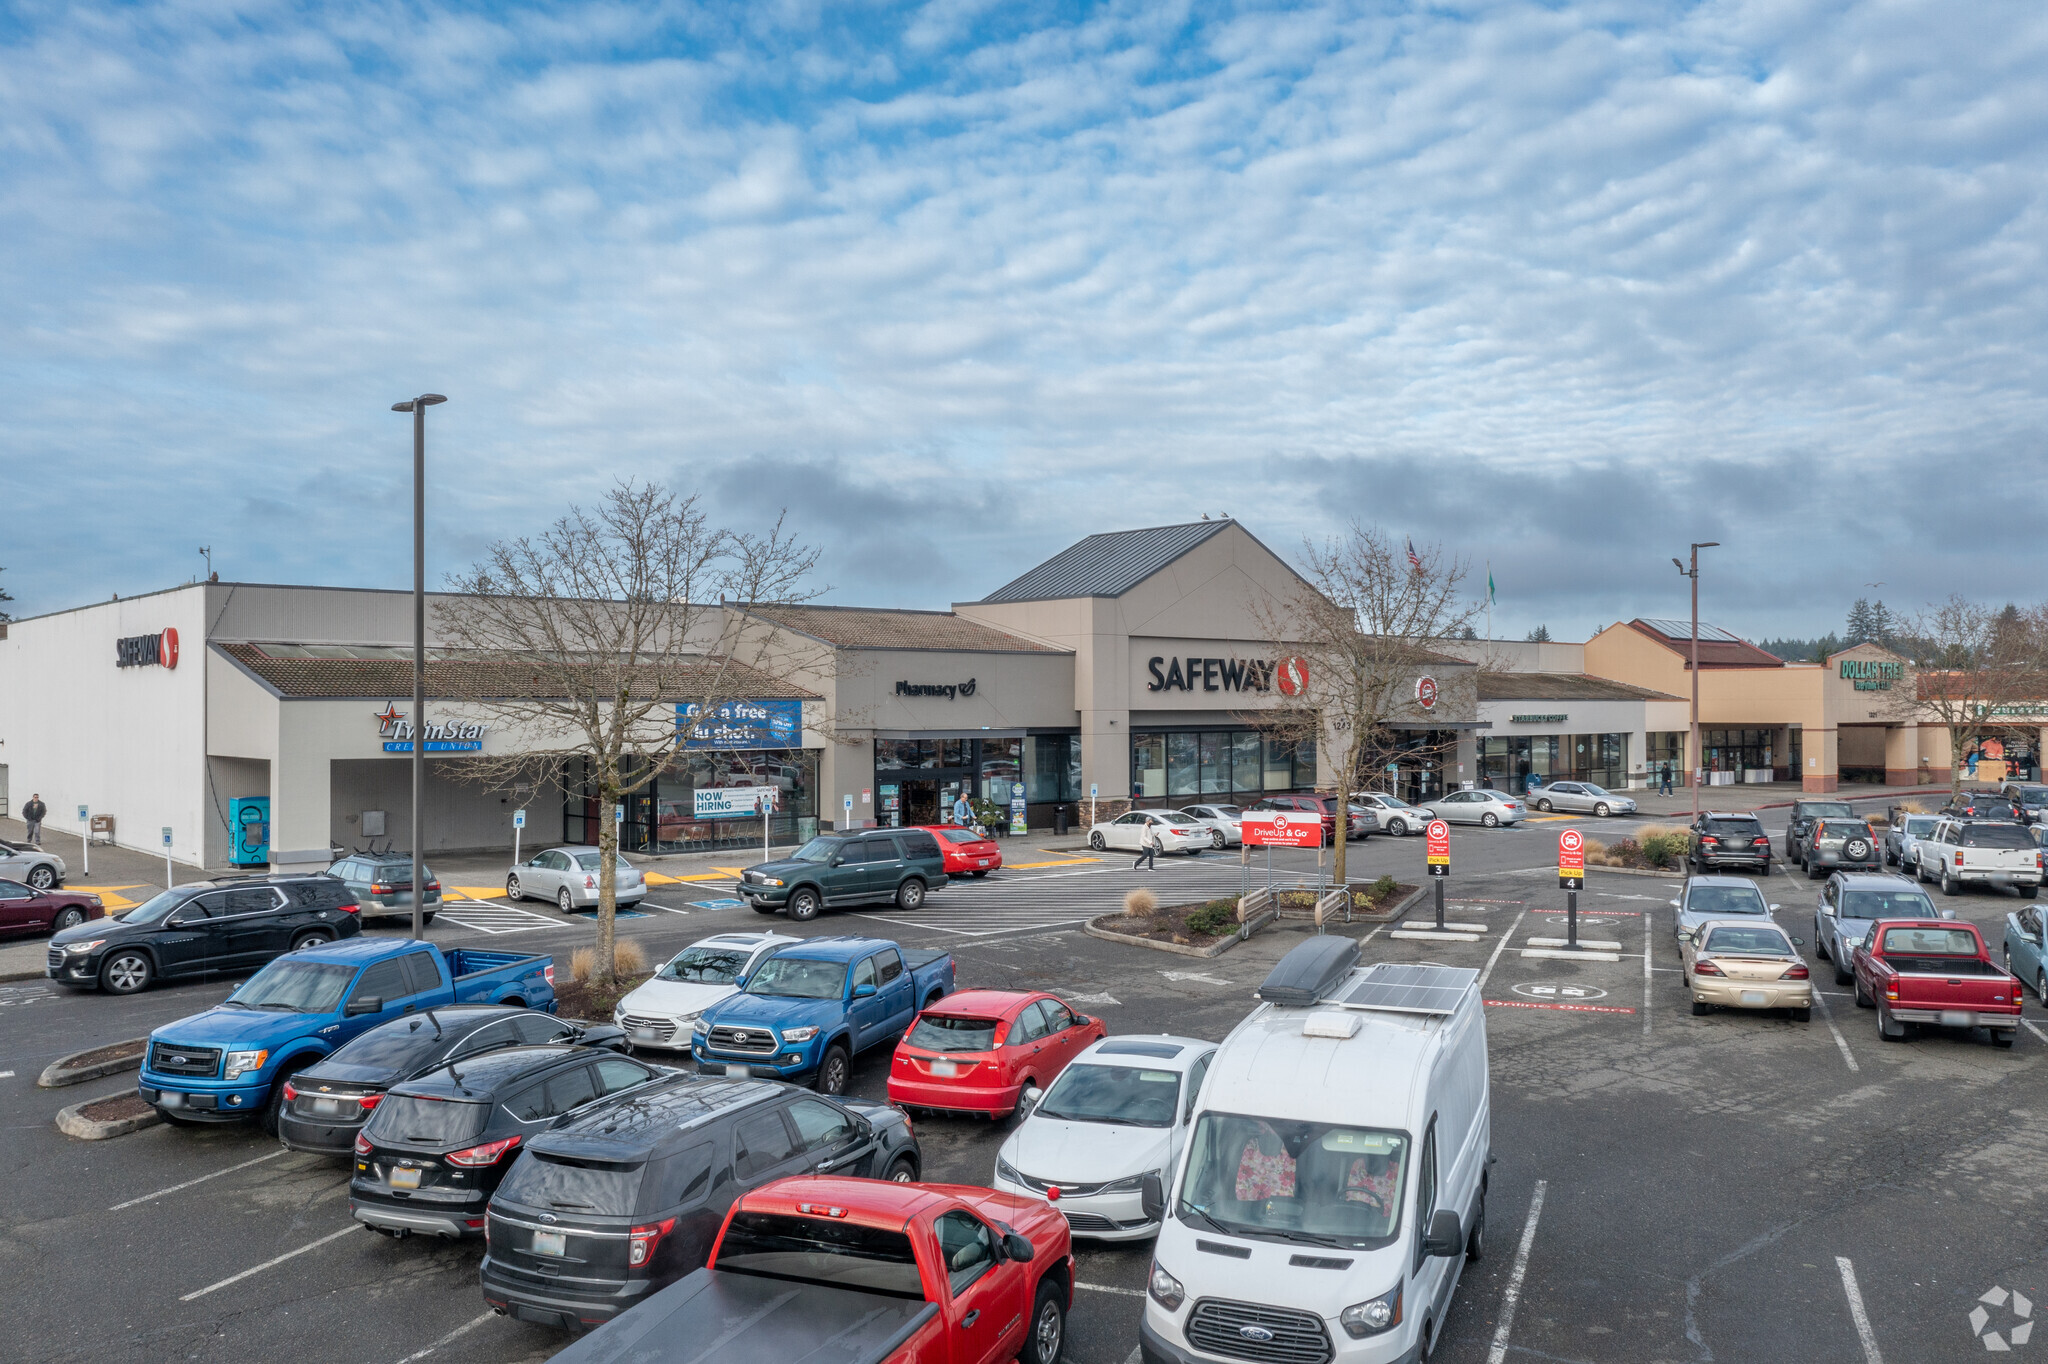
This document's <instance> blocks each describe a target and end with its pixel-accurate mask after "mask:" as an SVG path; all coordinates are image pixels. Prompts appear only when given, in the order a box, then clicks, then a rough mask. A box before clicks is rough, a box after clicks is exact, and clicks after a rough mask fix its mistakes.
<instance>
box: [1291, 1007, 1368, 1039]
mask: <svg viewBox="0 0 2048 1364" xmlns="http://www.w3.org/2000/svg"><path fill="white" fill-rule="evenodd" d="M1301 1035H1302V1036H1303V1037H1335V1038H1338V1039H1339V1040H1342V1039H1343V1038H1346V1037H1356V1036H1358V1015H1357V1014H1355V1013H1348V1012H1346V1011H1344V1010H1342V1009H1331V1010H1325V1011H1324V1012H1322V1013H1319V1014H1310V1015H1309V1016H1308V1017H1307V1018H1305V1019H1303V1020H1302V1024H1301Z"/></svg>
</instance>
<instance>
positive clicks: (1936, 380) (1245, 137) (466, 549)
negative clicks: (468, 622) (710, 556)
mask: <svg viewBox="0 0 2048 1364" xmlns="http://www.w3.org/2000/svg"><path fill="white" fill-rule="evenodd" d="M2044 59H2048V7H2044V6H2042V5H2040V4H2039V3H2038V2H2037V0H2036V2H2033V3H2008V2H2006V0H1974V2H1973V3H1971V4H1968V5H1964V6H1957V5H1954V4H1937V3H1920V2H1918V0H1882V2H1880V3H1855V2H1853V0H1836V2H1834V3H1820V2H1814V3H1803V2H1801V0H1776V2H1775V3H1757V2H1755V0H1729V2H1727V3H1713V2H1707V3H1695V4H1681V3H1650V2H1648V0H1594V2H1590V3H1578V2H1576V0H1552V3H1543V4H1534V3H1515V2H1513V0H1502V2H1501V3H1486V2H1484V0H1478V2H1475V3H1467V4H1435V5H1409V4H1393V3H1388V4H1355V5H1328V6H1319V5H1300V6H1265V5H1252V4H1245V5H1209V4H1198V3H1152V4H1100V5H1090V4H1077V3H1030V0H1002V3H993V2H984V0H931V3H926V4H912V3H906V4H890V3H880V2H879V0H878V2H876V3H864V4H863V3H847V4H827V3H805V2H800V0H789V2H787V3H778V2H777V0H751V3H744V4H734V5H718V4H698V5H668V4H660V3H647V4H619V3H589V4H578V5H565V6H554V7H550V6H530V7H500V6H482V5H476V6H443V5H427V4H392V3H381V2H380V0H359V3H354V4H350V5H335V6H327V5H306V6H303V7H296V6H292V5H287V4H269V3H204V2H202V0H178V2H176V3H148V2H147V0H144V2H143V3H135V4H120V5H103V4H94V3H90V2H89V0H65V3H40V2H38V0H28V2H27V3H23V2H21V0H8V3H4V4H0V242H4V243H5V249H4V250H0V293H4V297H5V299H6V304H5V306H4V307H0V487H4V488H5V489H6V502H7V506H6V512H7V515H6V518H5V520H4V522H0V526H4V529H0V567H4V569H5V572H4V574H0V587H4V588H6V589H8V590H9V591H11V592H12V594H13V595H14V597H15V599H16V600H15V601H14V602H13V603H11V604H10V607H9V609H11V610H12V611H13V612H14V613H15V614H16V615H18V616H19V615H30V614H36V613H40V612H43V611H49V610H57V609H62V608H64V607H68V606H74V605H79V604H83V603H86V602H91V601H96V600H105V599H106V598H107V596H108V595H109V594H111V593H117V592H118V593H120V594H122V595H124V596H126V595H129V594H132V593H137V592H143V591H148V590H152V589H156V588H160V587H165V586H169V585H172V584H175V583H178V582H182V581H185V580H187V579H189V578H191V577H193V576H194V575H196V574H200V573H203V571H204V568H205V564H204V561H203V560H202V559H201V557H200V555H199V554H198V553H197V547H198V546H201V545H209V546H211V547H212V549H213V559H212V563H213V567H214V568H215V569H216V570H218V571H219V572H220V574H221V576H222V577H223V578H227V579H232V580H240V581H259V582H301V583H332V584H345V585H359V586H373V587H405V586H409V585H410V582H411V564H410V485H409V480H410V473H411V468H410V455H411V450H410V431H409V427H408V421H409V419H407V418H405V417H402V416H400V415H397V414H394V413H392V412H391V411H390V410H389V409H390V405H391V404H392V403H393V402H395V401H398V400H400V399H403V398H407V397H410V396H412V395H413V394H415V393H419V392H425V391H432V392H439V393H444V394H446V395H448V398H449V401H448V403H447V404H446V405H445V406H442V407H438V408H436V409H434V410H433V413H432V416H431V418H430V429H429V460H430V476H429V501H430V512H429V531H430V550H429V578H430V582H432V583H433V584H435V585H439V584H440V583H441V582H442V581H443V580H444V578H445V576H446V575H448V574H450V573H453V572H456V571H459V570H460V569H462V568H463V567H465V566H467V565H468V564H470V563H471V562H473V561H474V560H475V559H476V558H478V557H479V556H480V554H481V552H482V551H483V549H484V547H485V546H486V545H488V544H489V543H490V542H491V541H493V540H495V539H499V538H504V537H510V536H516V535H521V534H526V533H530V532H532V531H535V530H537V529H538V528H540V527H542V526H544V525H545V524H547V523H548V522H549V521H551V520H553V519H554V518H555V517H557V516H559V515H561V514H562V513H563V512H564V511H565V510H566V509H567V508H568V507H570V506H571V505H573V504H576V503H578V502H589V501H592V500H594V498H595V497H596V496H597V495H598V494H599V493H601V492H602V490H603V489H604V488H605V487H606V486H607V485H608V484H609V483H611V482H612V481H613V480H615V479H620V478H642V479H651V480H655V481H658V482H662V483H666V484H669V485H672V486H675V487H678V488H682V489H686V490H691V491H695V492H697V493H699V494H700V495H701V496H702V498H703V500H704V504H705V505H706V507H707V508H708V509H710V511H711V512H712V514H713V516H714V517H716V518H717V519H718V520H720V521H721V522H722V523H724V524H728V525H731V526H733V527H735V528H739V529H757V528H759V527H761V526H763V525H765V524H766V523H767V522H769V521H772V519H773V518H774V517H775V516H776V515H777V514H778V512H781V511H785V510H786V512H787V514H788V517H789V524H790V525H791V526H792V527H793V528H794V529H795V530H796V531H797V533H798V534H799V535H800V536H801V537H803V538H804V539H806V540H807V541H808V542H810V543H813V544H815V545H816V546H817V547H818V548H819V550H820V551H821V563H820V570H819V577H818V586H819V587H820V588H821V589H825V590H826V596H825V597H824V600H826V601H830V602H838V603H848V604H867V605H883V606H910V607H936V606H943V605H945V604H946V603H948V602H951V601H959V600H972V599H974V598H976V597H979V596H981V595H983V594H984V593H986V592H989V591H992V590H993V589H995V588H996V587H998V586H1000V585H1001V584H1003V583H1005V582H1007V581H1008V580H1009V579H1011V578H1012V577H1014V576H1016V575H1017V574H1019V573H1021V572H1022V571H1024V570H1025V569H1026V568H1028V567H1030V566H1031V565H1032V564H1034V563H1036V562H1038V561H1040V560H1041V559H1043V558H1045V557H1047V556H1048V555H1050V554H1052V553H1054V552H1056V551H1058V550H1059V549H1060V548H1062V547H1064V546H1065V545H1067V544H1069V543H1071V542H1072V541H1073V540H1075V539H1077V538H1079V537H1080V536H1082V535H1085V534H1089V533H1092V532H1096V531H1104V530H1117V529H1125V528H1130V527H1135V526H1148V525H1159V524H1165V523H1171V522H1176V521H1188V520H1194V519H1196V518H1198V517H1200V516H1201V515H1203V514H1205V513H1206V514H1209V515H1212V516H1214V515H1224V514H1228V515H1232V516H1235V517H1237V518H1238V519H1239V520H1240V521H1242V522H1243V523H1244V524H1245V525H1246V526H1247V527H1248V528H1249V529H1250V530H1252V532H1253V533H1254V534H1256V535H1257V536H1259V538H1260V539H1261V540H1263V541H1264V542H1265V543H1266V544H1268V545H1270V546H1271V547H1273V548H1274V549H1275V550H1278V551H1280V552H1282V553H1283V554H1287V555H1289V556H1290V557H1295V558H1297V559H1298V558H1299V549H1300V547H1301V545H1302V544H1303V542H1304V540H1306V539H1323V538H1325V537H1329V536H1332V535H1339V534H1342V533H1343V532H1344V531H1345V529H1346V527H1347V526H1348V525H1349V524H1351V523H1352V522H1361V523H1366V524H1371V525H1376V526H1379V527H1381V528H1382V529H1384V530H1385V531H1387V532H1388V533H1389V534H1391V535H1393V536H1396V537H1403V538H1405V537H1413V538H1414V540H1415V541H1416V542H1417V544H1418V545H1429V544H1436V545H1441V546H1442V547H1443V549H1444V550H1445V551H1446V552H1447V553H1449V554H1451V555H1453V556H1457V557H1460V558H1462V559H1464V560H1466V561H1468V562H1469V563H1470V564H1471V566H1472V577H1473V580H1474V582H1475V583H1478V584H1483V582H1484V579H1485V576H1486V573H1487V571H1488V569H1489V568H1490V570H1491V572H1492V575H1493V577H1494V579H1495V580H1496V582H1497V583H1498V596H1497V602H1496V606H1495V609H1494V614H1493V627H1494V632H1495V633H1496V634H1497V635H1500V636H1503V637H1516V638H1519V637H1520V636H1521V634H1522V633H1523V632H1524V631H1526V630H1527V629H1528V628H1530V627H1531V626H1533V625H1536V624H1539V623H1541V624H1545V625H1547V626H1548V628H1549V629H1550V631H1551V634H1552V635H1553V636H1554V637H1556V638H1559V639H1566V638H1584V637H1585V636H1586V635H1587V634H1588V633H1590V632H1591V631H1593V630H1596V629H1598V628H1600V627H1601V626H1603V625H1605V624H1607V623H1609V622H1611V621H1614V620H1617V619H1626V618H1628V617H1630V616H1633V615H1638V614H1642V615H1653V616H1676V615H1683V614H1684V612H1685V610H1686V606H1687V601H1686V596H1685V587H1686V584H1685V582H1684V580H1683V579H1681V578H1679V577H1678V575H1677V574H1676V573H1675V572H1674V570H1673V569H1672V567H1671V565H1670V558H1671V556H1672V555H1674V554H1676V555H1681V556H1682V555H1683V554H1684V553H1685V550H1686V546H1687V544H1688V542H1690V541H1694V540H1703V541H1704V540H1717V541H1720V542H1721V543H1722V546H1723V547H1722V548H1720V549H1717V550H1710V551H1705V553H1706V554H1707V555H1709V556H1711V557H1710V558H1709V559H1708V560H1707V565H1708V566H1707V569H1706V571H1705V572H1704V573H1703V575H1702V614H1703V616H1704V617H1705V618H1707V619H1709V620H1713V621H1717V622H1719V623H1721V624H1723V625H1725V626H1727V627H1728V628H1731V629H1735V630H1738V631H1739V632H1741V633H1744V634H1746V635H1749V636H1751V637H1753V638H1761V637H1764V636H1769V635H1777V634H1791V635H1812V634H1819V633H1822V632H1824V631H1826V630H1829V629H1835V630H1839V629H1840V628H1841V624H1842V617H1843V613H1844V611H1845V610H1846V608H1847V606H1848V604H1849V602H1850V601H1851V600H1853V599H1854V598H1856V597H1858V596H1873V597H1881V598H1883V599H1885V600H1886V601H1888V602H1889V603H1891V604H1892V605H1893V607H1894V608H1895V609H1901V610H1911V609H1913V608H1915V607H1917V606H1921V605H1924V604H1925V603H1928V602H1930V601H1933V600H1936V599H1938V598H1941V597H1945V596H1947V595H1948V594H1949V593H1951V592H1959V593H1962V594H1964V595H1966V596H1971V597H1976V598H1982V599H1986V600H1994V601H2003V600H2006V599H2009V598H2015V597H2016V598H2018V599H2020V600H2022V601H2024V600H2027V599H2028V598H2029V596H2038V595H2039V590H2038V588H2037V587H2036V586H2035V585H2036V584H2038V583H2039V582H2040V580H2041V577H2042V574H2041V572H2040V569H2041V566H2042V559H2041V550H2040V548H2039V546H2040V539H2041V530H2042V523H2041V522H2040V521H2039V520H2037V519H2036V518H2037V517H2038V516H2039V515H2040V509H2041V508H2042V506H2043V505H2044V503H2043V495H2044V493H2048V474H2044V466H2043V459H2042V456H2043V453H2044V450H2043V445H2044V441H2043V429H2044V420H2048V384H2044V379H2048V344H2044V343H2048V271H2044V269H2043V254H2044V250H2043V248H2044V241H2048V222H2044V194H2048V175H2044V173H2043V172H2044V169H2048V167H2044V162H2048V136H2044V134H2048V79H2044V77H2048V60H2044ZM1873 585H1874V586H1873Z"/></svg>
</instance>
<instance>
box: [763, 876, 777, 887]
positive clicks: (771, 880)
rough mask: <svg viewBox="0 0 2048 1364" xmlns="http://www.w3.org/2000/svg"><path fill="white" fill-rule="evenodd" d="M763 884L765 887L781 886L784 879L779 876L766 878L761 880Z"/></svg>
mask: <svg viewBox="0 0 2048 1364" xmlns="http://www.w3.org/2000/svg"><path fill="white" fill-rule="evenodd" d="M761 884H762V885H764V886H779V885H781V884H782V878H781V877H779V876H764V877H762V878H761Z"/></svg>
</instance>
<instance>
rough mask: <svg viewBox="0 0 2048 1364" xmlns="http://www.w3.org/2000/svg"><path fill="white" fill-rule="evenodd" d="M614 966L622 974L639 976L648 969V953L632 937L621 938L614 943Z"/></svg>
mask: <svg viewBox="0 0 2048 1364" xmlns="http://www.w3.org/2000/svg"><path fill="white" fill-rule="evenodd" d="M612 967H613V969H614V971H615V972H616V973H617V974H619V975H622V976H637V975H639V974H640V973H641V972H642V971H645V970H646V969H647V953H646V952H645V951H643V950H641V947H640V944H639V943H637V942H634V941H633V940H632V939H631V938H619V939H617V940H616V941H614V942H613V943H612Z"/></svg>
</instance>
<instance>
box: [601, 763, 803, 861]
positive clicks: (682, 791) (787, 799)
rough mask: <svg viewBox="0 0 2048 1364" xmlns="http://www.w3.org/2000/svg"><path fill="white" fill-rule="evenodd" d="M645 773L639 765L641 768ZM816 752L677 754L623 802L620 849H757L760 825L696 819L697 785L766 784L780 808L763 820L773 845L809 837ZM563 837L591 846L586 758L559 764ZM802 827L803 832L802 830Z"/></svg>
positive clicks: (749, 820)
mask: <svg viewBox="0 0 2048 1364" xmlns="http://www.w3.org/2000/svg"><path fill="white" fill-rule="evenodd" d="M642 770H644V768H643V769H642ZM817 776H818V755H817V753H816V752H814V751H809V750H804V749H759V750H748V751H744V752H739V753H716V752H691V753H683V754H676V755H675V756H674V757H672V758H671V759H670V760H669V763H668V765H667V766H666V767H665V768H663V769H662V771H661V772H660V774H659V775H657V776H656V777H655V778H654V780H653V781H651V782H649V783H648V784H647V785H646V786H643V787H642V788H641V789H640V790H638V791H635V792H633V793H631V794H630V795H628V796H627V797H626V799H625V806H626V819H625V822H624V823H623V824H622V825H621V826H620V840H619V846H620V847H621V848H623V849H624V850H625V851H627V852H638V853H668V852H689V851H710V850H713V849H718V848H743V847H755V848H758V847H759V846H760V844H761V820H760V818H759V817H758V816H754V815H748V816H744V817H741V818H737V819H698V818H697V816H696V808H697V801H696V791H697V790H698V789H699V788H702V787H721V786H773V787H777V788H779V789H780V791H781V793H782V794H781V797H780V808H779V809H778V810H777V811H776V812H775V813H774V814H773V815H771V816H769V821H768V835H769V840H770V841H771V842H772V843H791V842H795V841H798V840H799V839H801V838H806V837H809V836H810V834H812V833H816V831H817V822H818V795H817V786H818V781H817ZM562 790H563V792H564V795H565V799H564V801H563V806H562V839H563V841H564V842H568V843H588V844H595V843H596V842H597V841H598V801H597V792H596V789H595V786H594V784H593V782H592V781H591V779H590V765H589V762H588V761H587V760H586V759H580V758H579V759H573V760H571V761H570V762H568V763H566V764H564V766H563V772H562ZM806 830H809V833H806V832H805V831H806Z"/></svg>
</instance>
